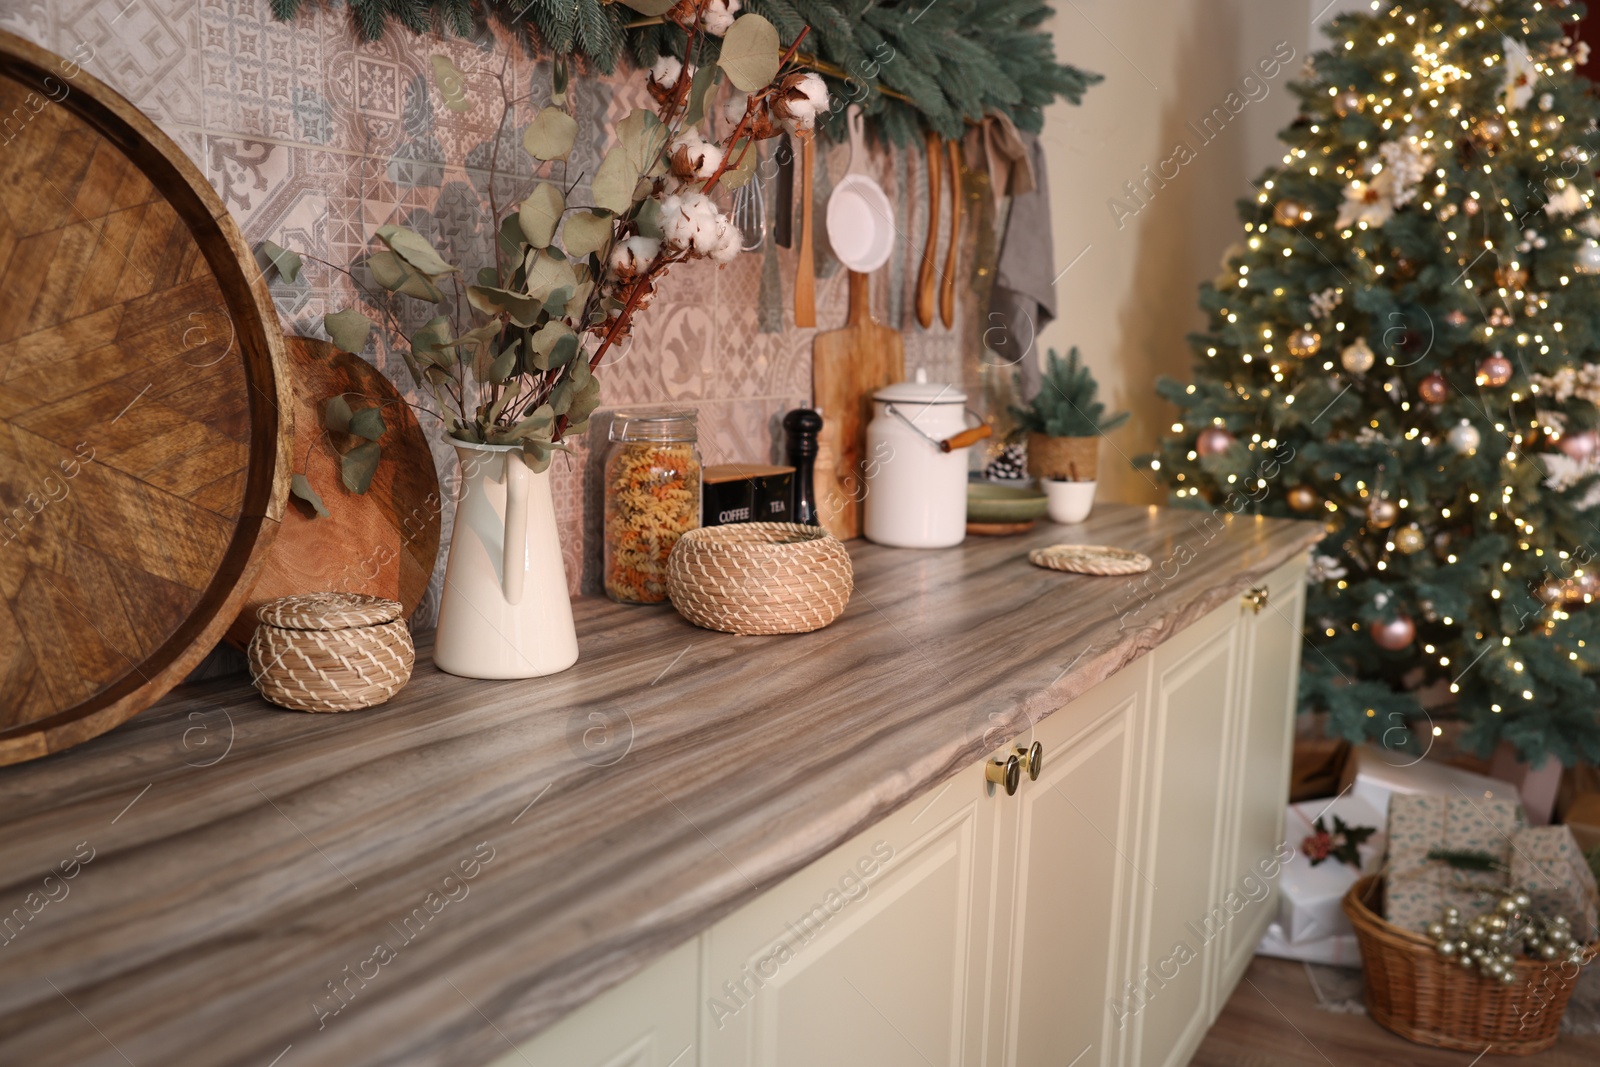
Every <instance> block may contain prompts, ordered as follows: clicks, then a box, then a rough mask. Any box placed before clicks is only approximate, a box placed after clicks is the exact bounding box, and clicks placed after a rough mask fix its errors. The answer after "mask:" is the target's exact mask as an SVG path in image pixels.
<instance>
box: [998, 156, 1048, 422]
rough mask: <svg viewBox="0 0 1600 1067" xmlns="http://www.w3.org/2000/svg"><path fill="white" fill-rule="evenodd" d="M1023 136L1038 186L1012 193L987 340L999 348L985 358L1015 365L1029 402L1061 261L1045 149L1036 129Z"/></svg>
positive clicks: (1035, 385) (1035, 386)
mask: <svg viewBox="0 0 1600 1067" xmlns="http://www.w3.org/2000/svg"><path fill="white" fill-rule="evenodd" d="M1021 136H1022V137H1023V138H1024V139H1025V140H1026V141H1027V144H1028V155H1029V158H1030V159H1031V161H1032V164H1033V179H1034V181H1033V188H1032V189H1029V190H1028V191H1027V192H1024V193H1019V194H1018V195H1016V196H1014V197H1012V198H1011V210H1010V211H1009V212H1008V213H1007V214H1006V227H1005V236H1004V237H1003V238H1002V239H1001V244H1000V264H999V268H998V270H997V271H996V273H995V282H994V291H993V292H992V293H991V294H990V297H989V314H988V317H987V321H986V322H985V329H984V332H983V339H984V344H985V345H987V346H988V347H989V348H990V349H991V350H992V351H993V352H994V355H993V356H989V357H985V358H988V359H990V360H992V361H993V362H996V363H998V364H1000V365H1002V366H1006V365H1009V366H1013V367H1016V369H1017V371H1018V373H1019V374H1020V375H1021V378H1022V387H1021V389H1020V390H1019V394H1020V398H1021V399H1022V401H1023V402H1027V401H1028V400H1031V399H1032V398H1033V396H1034V394H1035V393H1037V392H1038V391H1039V384H1040V374H1039V356H1038V353H1037V352H1036V351H1035V347H1034V340H1035V338H1037V337H1038V336H1039V331H1041V330H1043V329H1044V328H1045V326H1047V325H1049V323H1050V322H1051V321H1052V320H1053V319H1055V317H1056V261H1055V245H1054V242H1053V241H1052V240H1051V237H1050V183H1049V180H1048V179H1047V177H1046V175H1045V166H1044V148H1043V147H1042V146H1041V145H1040V144H1039V139H1038V137H1036V136H1034V135H1033V134H1031V133H1022V134H1021Z"/></svg>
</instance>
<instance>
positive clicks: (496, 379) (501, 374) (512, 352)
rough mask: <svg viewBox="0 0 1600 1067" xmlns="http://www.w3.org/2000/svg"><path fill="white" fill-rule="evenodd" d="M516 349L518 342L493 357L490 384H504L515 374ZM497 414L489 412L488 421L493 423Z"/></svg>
mask: <svg viewBox="0 0 1600 1067" xmlns="http://www.w3.org/2000/svg"><path fill="white" fill-rule="evenodd" d="M518 347H519V342H518V341H512V342H511V344H510V345H508V346H506V350H505V351H504V352H501V353H500V354H499V355H498V356H496V357H494V362H493V363H492V364H490V365H489V381H490V382H492V383H493V384H495V385H500V384H502V383H503V382H505V380H506V379H507V378H509V377H511V376H512V375H513V374H515V373H516V372H517V348H518ZM502 396H503V394H502ZM498 414H499V412H496V411H490V413H489V418H490V420H491V421H493V420H494V418H495V417H496V416H498Z"/></svg>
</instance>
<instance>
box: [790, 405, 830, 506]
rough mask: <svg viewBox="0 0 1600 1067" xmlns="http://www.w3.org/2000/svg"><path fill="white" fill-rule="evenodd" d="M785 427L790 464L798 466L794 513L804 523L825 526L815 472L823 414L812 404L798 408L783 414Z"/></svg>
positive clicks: (795, 470)
mask: <svg viewBox="0 0 1600 1067" xmlns="http://www.w3.org/2000/svg"><path fill="white" fill-rule="evenodd" d="M783 430H784V437H785V450H786V452H787V453H788V457H789V464H790V465H791V466H792V467H794V507H793V509H792V510H791V511H790V514H791V515H793V516H794V520H793V521H795V522H797V523H800V524H801V525H802V526H821V525H822V520H821V519H820V518H818V517H817V491H816V489H815V487H814V486H813V484H812V477H811V475H812V471H813V470H814V469H815V467H816V465H817V434H818V433H820V432H821V431H822V416H821V415H819V414H817V413H816V412H815V411H813V410H811V409H810V408H795V409H794V410H793V411H791V412H789V413H788V414H787V415H785V416H784V417H783Z"/></svg>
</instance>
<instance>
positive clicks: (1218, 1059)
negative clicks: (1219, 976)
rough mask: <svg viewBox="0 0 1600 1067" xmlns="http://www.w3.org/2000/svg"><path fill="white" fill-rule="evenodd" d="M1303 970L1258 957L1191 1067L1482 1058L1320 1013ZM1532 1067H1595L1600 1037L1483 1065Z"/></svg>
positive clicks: (1397, 1066) (1365, 1066)
mask: <svg viewBox="0 0 1600 1067" xmlns="http://www.w3.org/2000/svg"><path fill="white" fill-rule="evenodd" d="M1316 1005H1317V998H1316V995H1315V994H1314V993H1313V992H1312V991H1311V983H1310V982H1309V981H1308V980H1307V979H1306V972H1305V967H1304V965H1303V964H1299V963H1294V962H1292V961H1289V960H1275V959H1268V958H1267V957H1265V956H1257V957H1256V958H1255V960H1254V961H1253V962H1252V963H1251V964H1250V969H1249V970H1248V971H1246V972H1245V976H1244V981H1242V982H1240V983H1239V988H1238V989H1236V990H1234V993H1233V996H1232V997H1230V998H1229V1000H1228V1004H1227V1007H1225V1008H1223V1010H1222V1015H1221V1016H1220V1017H1218V1019H1217V1024H1216V1025H1215V1026H1213V1027H1212V1028H1211V1032H1210V1033H1208V1034H1207V1035H1206V1039H1205V1041H1204V1042H1202V1043H1201V1045H1200V1051H1198V1052H1196V1053H1195V1056H1194V1059H1193V1060H1191V1061H1190V1063H1191V1067H1300V1065H1302V1064H1304V1065H1305V1067H1387V1065H1389V1064H1393V1065H1394V1067H1469V1065H1471V1064H1473V1063H1476V1062H1477V1060H1478V1056H1479V1054H1477V1053H1470V1052H1450V1051H1446V1050H1444V1049H1435V1048H1425V1047H1423V1046H1421V1045H1414V1044H1412V1043H1411V1042H1409V1041H1406V1040H1403V1039H1401V1038H1398V1037H1396V1036H1395V1035H1394V1034H1391V1033H1390V1032H1389V1031H1387V1030H1385V1029H1383V1028H1382V1027H1380V1026H1379V1025H1378V1024H1377V1023H1375V1022H1373V1021H1372V1020H1371V1019H1368V1018H1367V1017H1366V1016H1365V1015H1341V1014H1338V1013H1336V1012H1328V1011H1321V1010H1319V1009H1318V1008H1317V1006H1316ZM1490 1063H1500V1064H1506V1065H1508V1067H1509V1065H1511V1064H1518V1065H1521V1064H1527V1065H1528V1067H1595V1065H1596V1064H1600V1036H1596V1037H1569V1036H1563V1037H1562V1038H1561V1040H1559V1041H1558V1042H1556V1045H1555V1047H1554V1048H1552V1049H1550V1050H1549V1051H1548V1052H1541V1053H1539V1054H1538V1055H1537V1056H1521V1057H1515V1058H1510V1057H1495V1056H1493V1055H1490V1056H1486V1057H1483V1064H1484V1067H1488V1064H1490Z"/></svg>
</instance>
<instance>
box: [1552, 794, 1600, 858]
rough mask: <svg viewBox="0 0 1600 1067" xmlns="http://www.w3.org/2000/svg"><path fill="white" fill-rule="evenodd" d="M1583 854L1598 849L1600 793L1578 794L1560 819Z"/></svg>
mask: <svg viewBox="0 0 1600 1067" xmlns="http://www.w3.org/2000/svg"><path fill="white" fill-rule="evenodd" d="M1561 821H1562V822H1564V823H1566V824H1567V829H1569V830H1571V831H1572V836H1573V837H1574V838H1576V839H1577V841H1578V847H1579V848H1580V849H1582V850H1583V851H1584V852H1588V851H1589V850H1590V849H1592V848H1596V847H1600V793H1579V794H1578V795H1577V796H1576V797H1575V798H1573V801H1572V803H1571V804H1569V805H1567V813H1566V815H1565V816H1563V817H1562V820H1561Z"/></svg>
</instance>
